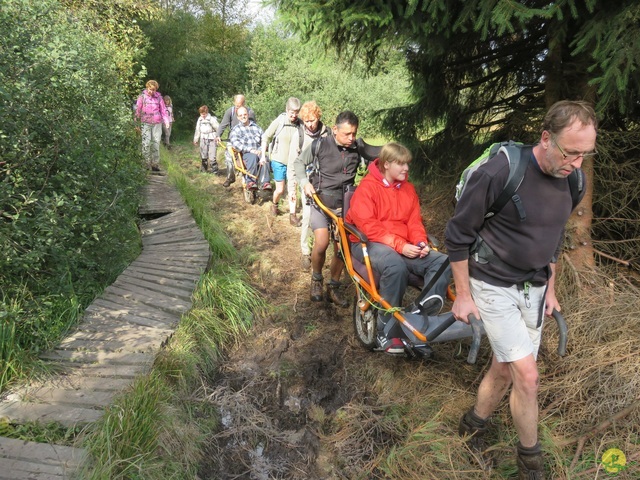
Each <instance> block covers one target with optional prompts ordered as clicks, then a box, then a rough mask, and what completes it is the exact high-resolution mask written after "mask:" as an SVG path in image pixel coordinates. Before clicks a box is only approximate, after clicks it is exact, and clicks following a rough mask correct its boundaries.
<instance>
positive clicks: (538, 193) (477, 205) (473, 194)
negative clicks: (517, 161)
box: [445, 154, 572, 287]
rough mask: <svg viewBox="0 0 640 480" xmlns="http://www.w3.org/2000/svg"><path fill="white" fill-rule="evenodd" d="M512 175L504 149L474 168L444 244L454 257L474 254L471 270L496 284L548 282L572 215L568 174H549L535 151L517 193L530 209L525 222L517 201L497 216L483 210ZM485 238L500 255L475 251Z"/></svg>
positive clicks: (509, 204)
mask: <svg viewBox="0 0 640 480" xmlns="http://www.w3.org/2000/svg"><path fill="white" fill-rule="evenodd" d="M508 174H509V167H508V164H507V159H506V156H505V155H504V154H499V155H497V156H496V157H495V158H494V159H492V160H490V161H489V162H487V163H486V164H485V165H482V166H481V167H480V168H478V170H477V171H476V173H474V174H473V175H472V176H471V177H470V179H469V183H468V185H467V187H466V190H465V193H464V195H463V196H462V198H461V199H460V201H459V202H458V205H457V206H456V211H455V213H454V216H453V217H452V218H451V220H449V222H448V224H447V228H446V231H445V245H446V247H447V251H448V254H449V257H450V259H451V261H452V262H456V261H462V260H466V259H469V274H470V275H471V276H472V277H474V278H477V279H479V280H483V281H485V282H487V283H490V284H492V285H497V286H504V287H507V286H510V285H514V284H518V283H521V282H523V281H525V280H530V281H532V282H533V283H536V284H544V283H546V281H547V279H548V268H547V267H548V265H549V263H551V262H552V261H555V259H556V258H557V255H558V254H559V252H560V248H561V246H562V240H563V237H564V226H565V224H566V222H567V220H568V219H569V215H571V210H572V200H571V192H570V189H569V182H568V180H567V179H566V178H555V177H551V176H549V175H546V174H544V173H543V172H542V171H541V170H540V167H539V166H538V163H537V161H536V160H535V157H534V156H533V154H531V160H530V162H529V165H528V167H527V171H526V173H525V176H524V180H523V181H522V184H521V185H520V187H519V188H518V191H517V193H518V195H519V196H520V198H521V200H522V206H523V207H524V209H525V212H526V220H524V221H522V222H521V221H520V219H519V216H518V212H517V209H516V207H515V205H514V204H513V202H512V201H509V202H507V204H506V205H505V207H504V208H503V209H502V210H501V211H500V212H498V213H497V214H496V215H495V216H494V217H492V218H490V219H487V220H486V221H485V219H484V214H485V213H486V212H487V209H488V208H489V207H490V206H491V205H492V203H493V202H494V200H495V199H496V198H497V196H498V195H499V194H500V192H501V191H502V189H503V187H504V185H505V183H506V181H507V176H508ZM478 237H480V238H482V240H483V241H484V242H486V244H487V245H488V246H489V247H491V249H492V250H493V252H494V254H495V255H497V257H498V258H499V259H500V260H501V261H498V262H488V263H483V262H482V259H481V258H478V259H476V258H474V256H470V249H471V247H472V245H473V244H474V242H475V241H476V239H477V238H478Z"/></svg>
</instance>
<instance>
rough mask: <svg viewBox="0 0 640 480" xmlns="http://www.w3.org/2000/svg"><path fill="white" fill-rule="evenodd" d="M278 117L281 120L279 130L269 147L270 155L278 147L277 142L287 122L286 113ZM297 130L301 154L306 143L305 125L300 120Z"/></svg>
mask: <svg viewBox="0 0 640 480" xmlns="http://www.w3.org/2000/svg"><path fill="white" fill-rule="evenodd" d="M278 117H279V118H280V124H279V125H278V128H276V133H274V134H273V138H272V139H271V142H270V143H269V147H268V151H269V154H271V153H272V152H273V149H274V148H275V146H276V141H277V140H278V135H280V132H282V130H283V129H284V127H285V125H284V124H285V123H286V122H287V114H286V112H285V113H281V114H280V115H279V116H278ZM289 126H292V125H289ZM297 129H298V152H300V151H301V150H302V144H303V143H304V124H303V122H302V121H301V120H300V119H298V125H297Z"/></svg>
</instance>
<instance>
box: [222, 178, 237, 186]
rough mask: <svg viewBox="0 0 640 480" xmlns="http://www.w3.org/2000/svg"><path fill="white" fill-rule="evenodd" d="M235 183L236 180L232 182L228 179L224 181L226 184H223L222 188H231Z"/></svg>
mask: <svg viewBox="0 0 640 480" xmlns="http://www.w3.org/2000/svg"><path fill="white" fill-rule="evenodd" d="M233 182H235V180H230V179H229V178H228V177H227V179H226V180H225V181H224V183H223V184H222V186H223V187H224V188H227V187H229V186H230V185H231V184H232V183H233Z"/></svg>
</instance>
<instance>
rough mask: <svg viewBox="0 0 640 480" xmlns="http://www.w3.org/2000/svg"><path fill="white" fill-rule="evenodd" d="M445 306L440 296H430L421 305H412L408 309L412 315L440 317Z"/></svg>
mask: <svg viewBox="0 0 640 480" xmlns="http://www.w3.org/2000/svg"><path fill="white" fill-rule="evenodd" d="M443 306H444V300H442V297H441V296H440V295H429V296H428V297H427V298H425V299H424V300H422V301H421V302H420V304H418V305H416V304H412V305H411V306H409V307H408V311H409V312H410V313H419V314H421V315H427V316H432V315H438V314H439V313H440V311H441V310H442V307H443Z"/></svg>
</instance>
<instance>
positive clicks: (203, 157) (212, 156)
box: [193, 105, 220, 175]
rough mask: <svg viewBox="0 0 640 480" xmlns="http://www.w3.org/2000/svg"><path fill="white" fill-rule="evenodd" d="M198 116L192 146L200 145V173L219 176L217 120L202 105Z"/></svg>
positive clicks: (207, 108)
mask: <svg viewBox="0 0 640 480" xmlns="http://www.w3.org/2000/svg"><path fill="white" fill-rule="evenodd" d="M198 113H200V116H199V117H198V121H197V122H196V131H195V133H194V135H193V144H194V145H198V144H199V145H200V171H201V172H211V173H213V174H215V175H220V170H219V168H218V160H217V155H218V141H217V140H218V137H217V136H216V131H217V129H218V126H219V125H218V119H217V118H216V117H215V116H213V115H211V114H210V113H209V107H207V106H206V105H202V106H201V107H200V108H199V109H198Z"/></svg>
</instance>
